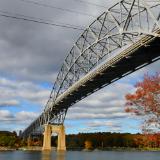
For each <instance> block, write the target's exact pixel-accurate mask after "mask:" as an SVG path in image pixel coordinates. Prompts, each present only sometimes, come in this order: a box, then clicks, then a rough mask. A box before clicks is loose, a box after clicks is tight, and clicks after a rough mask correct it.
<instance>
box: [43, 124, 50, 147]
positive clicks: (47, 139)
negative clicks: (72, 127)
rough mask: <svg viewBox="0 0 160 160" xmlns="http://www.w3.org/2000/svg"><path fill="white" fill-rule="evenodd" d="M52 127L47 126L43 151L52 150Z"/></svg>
mask: <svg viewBox="0 0 160 160" xmlns="http://www.w3.org/2000/svg"><path fill="white" fill-rule="evenodd" d="M51 132H52V130H51V125H45V127H44V133H43V135H44V136H43V148H42V150H51Z"/></svg>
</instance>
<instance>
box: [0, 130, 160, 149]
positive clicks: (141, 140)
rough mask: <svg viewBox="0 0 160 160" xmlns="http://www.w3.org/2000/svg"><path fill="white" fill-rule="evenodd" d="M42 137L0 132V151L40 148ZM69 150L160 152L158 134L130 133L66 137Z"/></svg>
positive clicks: (80, 134)
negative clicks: (29, 147) (26, 147)
mask: <svg viewBox="0 0 160 160" xmlns="http://www.w3.org/2000/svg"><path fill="white" fill-rule="evenodd" d="M57 138H58V137H57V136H53V137H52V141H51V142H52V146H55V147H56V146H57ZM42 142H43V136H42V135H39V136H37V135H36V136H33V137H32V138H31V139H28V140H23V139H20V138H19V137H18V136H17V134H16V132H7V131H3V132H0V150H7V149H18V148H20V147H23V146H27V144H28V145H30V146H42ZM66 146H67V149H70V150H83V149H86V150H95V149H99V150H160V134H158V133H157V134H130V133H110V132H98V133H79V134H70V135H66Z"/></svg>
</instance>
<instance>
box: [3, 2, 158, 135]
mask: <svg viewBox="0 0 160 160" xmlns="http://www.w3.org/2000/svg"><path fill="white" fill-rule="evenodd" d="M35 2H36V3H35ZM37 2H38V3H40V4H42V5H37ZM84 2H85V3H84ZM90 2H91V3H95V4H98V5H93V4H91V3H90ZM115 2H117V0H88V1H87V0H86V1H81V0H0V130H10V131H13V130H16V131H18V130H20V129H22V130H23V129H24V128H25V127H27V126H28V125H29V123H31V121H33V120H34V119H35V118H36V117H37V116H38V115H39V114H40V113H41V112H42V110H43V109H44V106H45V103H46V102H47V100H48V97H49V94H50V91H51V89H52V86H53V83H54V81H55V79H56V76H57V74H58V71H59V69H60V67H61V64H62V62H63V60H64V58H65V57H66V55H67V54H68V53H69V51H70V49H71V47H72V45H73V44H74V42H75V41H76V39H78V36H79V35H80V34H81V32H82V31H80V30H74V29H67V28H61V27H56V26H51V25H44V24H38V23H34V22H28V21H23V20H16V19H12V18H7V17H3V16H2V15H4V14H5V15H10V16H18V17H20V16H21V17H22V15H23V17H24V16H27V17H30V18H32V19H33V17H35V18H36V19H38V20H40V19H43V20H44V21H46V22H49V23H56V24H62V25H64V24H70V25H72V26H75V27H78V28H85V27H87V26H88V25H89V24H90V23H91V22H92V21H93V20H94V19H95V17H97V16H98V15H100V14H101V13H102V12H103V11H105V10H106V9H107V8H108V7H110V6H112V5H113V4H114V3H115ZM159 65H160V61H157V62H156V63H153V64H151V65H149V66H147V67H145V68H143V69H141V70H139V71H137V72H135V73H133V74H131V75H129V76H127V77H126V78H123V79H121V80H119V81H117V82H115V83H113V84H111V85H110V86H108V87H106V88H103V89H102V90H100V91H98V92H96V93H94V94H92V95H91V96H89V97H87V98H85V99H84V100H82V101H81V102H79V103H77V104H76V105H74V106H72V107H71V108H70V109H69V111H68V113H67V117H66V121H65V125H66V131H67V133H78V132H95V131H96V132H97V131H106V132H108V131H111V132H131V133H136V132H140V123H141V122H142V118H137V117H135V116H133V115H129V114H127V113H125V112H124V104H125V99H124V95H125V94H126V93H128V92H132V91H134V84H135V83H136V82H137V81H140V80H142V77H143V75H144V73H147V72H148V73H150V74H153V73H154V72H157V71H159V70H158V67H159Z"/></svg>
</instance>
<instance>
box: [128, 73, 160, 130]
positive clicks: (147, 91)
mask: <svg viewBox="0 0 160 160" xmlns="http://www.w3.org/2000/svg"><path fill="white" fill-rule="evenodd" d="M135 88H136V90H135V92H134V93H133V94H127V95H126V96H125V98H126V100H127V102H126V108H125V111H126V112H131V113H134V114H135V115H137V116H143V117H144V123H143V127H142V131H143V132H157V131H158V132H159V131H160V74H158V73H157V74H155V75H153V76H149V75H148V74H146V75H145V76H144V80H143V81H142V82H138V83H137V84H136V85H135Z"/></svg>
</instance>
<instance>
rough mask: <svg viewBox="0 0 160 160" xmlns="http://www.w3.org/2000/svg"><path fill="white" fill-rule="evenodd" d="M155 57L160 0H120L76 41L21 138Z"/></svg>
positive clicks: (159, 48)
mask: <svg viewBox="0 0 160 160" xmlns="http://www.w3.org/2000/svg"><path fill="white" fill-rule="evenodd" d="M159 59H160V0H154V1H150V0H120V1H119V2H118V3H116V4H115V5H113V6H112V7H110V8H109V9H108V10H107V11H106V12H104V13H102V14H101V15H100V16H99V17H97V19H96V20H95V21H94V22H92V23H91V24H90V25H89V26H88V27H87V28H86V29H85V30H84V32H83V33H82V34H81V36H80V37H79V38H78V40H77V41H76V42H75V44H74V45H73V47H72V49H71V51H70V52H69V54H68V55H67V57H66V58H65V60H64V63H63V64H62V67H61V69H60V71H59V74H58V76H57V79H56V81H55V83H54V86H53V90H52V91H51V94H50V97H49V100H48V102H47V104H46V106H45V109H44V112H43V113H42V114H41V115H40V116H39V117H38V118H37V119H36V120H35V121H34V122H32V123H31V124H30V125H29V126H28V127H27V128H26V129H25V130H24V131H23V133H22V136H23V137H28V136H29V135H30V134H31V133H34V132H36V131H38V130H39V131H40V128H42V127H43V126H44V125H46V124H54V125H60V126H62V125H63V122H64V120H65V116H66V113H67V110H68V108H69V107H71V106H72V105H73V104H75V103H77V102H78V101H80V100H81V99H83V98H85V97H87V96H88V95H90V94H92V93H94V92H96V91H97V90H99V89H101V88H103V87H105V86H107V85H109V84H111V83H113V82H115V81H116V80H118V79H120V78H122V77H124V76H127V75H128V74H130V73H132V72H134V71H136V70H138V69H140V68H142V67H144V66H146V65H148V64H150V63H153V62H155V61H157V60H159ZM46 128H47V127H46ZM63 148H65V147H63Z"/></svg>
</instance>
